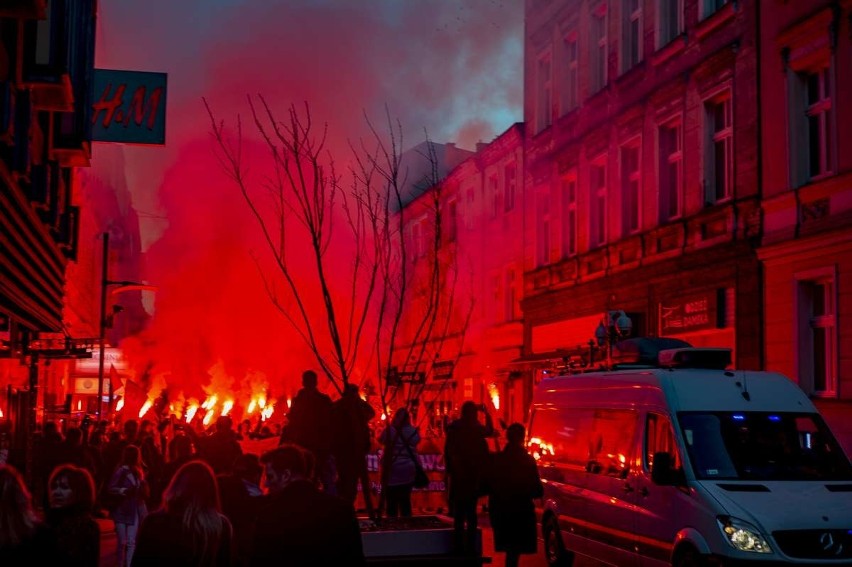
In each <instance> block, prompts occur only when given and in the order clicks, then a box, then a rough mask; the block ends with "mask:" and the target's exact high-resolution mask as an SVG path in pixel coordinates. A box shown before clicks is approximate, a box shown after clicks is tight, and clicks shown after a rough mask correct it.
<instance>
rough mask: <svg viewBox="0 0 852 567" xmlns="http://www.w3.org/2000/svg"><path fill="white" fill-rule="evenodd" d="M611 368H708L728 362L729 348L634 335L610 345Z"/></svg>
mask: <svg viewBox="0 0 852 567" xmlns="http://www.w3.org/2000/svg"><path fill="white" fill-rule="evenodd" d="M612 361H613V368H616V369H617V368H621V369H625V368H707V369H716V370H724V369H725V368H727V367H728V366H729V365H730V364H731V349H729V348H704V347H701V348H697V347H693V346H692V345H691V344H689V343H688V342H686V341H682V340H680V339H675V338H672V337H637V338H632V339H626V340H623V341H620V342H618V343H616V344H615V345H613V353H612Z"/></svg>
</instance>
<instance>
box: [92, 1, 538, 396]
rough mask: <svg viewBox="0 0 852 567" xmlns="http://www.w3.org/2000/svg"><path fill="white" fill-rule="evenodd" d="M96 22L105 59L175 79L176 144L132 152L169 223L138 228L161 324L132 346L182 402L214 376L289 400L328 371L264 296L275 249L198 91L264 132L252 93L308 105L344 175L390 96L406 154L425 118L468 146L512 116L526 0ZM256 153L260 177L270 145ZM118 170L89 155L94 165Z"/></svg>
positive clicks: (170, 13)
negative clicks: (231, 173)
mask: <svg viewBox="0 0 852 567" xmlns="http://www.w3.org/2000/svg"><path fill="white" fill-rule="evenodd" d="M98 27H99V38H98V63H97V66H98V67H100V68H113V69H130V70H141V71H160V72H167V73H168V74H169V83H168V102H167V105H168V106H167V127H166V131H167V144H166V146H165V147H152V148H126V158H127V163H128V169H127V175H128V184H129V186H130V189H131V191H132V193H133V194H134V202H135V204H136V206H137V207H138V208H139V209H141V210H142V211H145V212H151V213H155V214H156V215H159V216H163V217H165V221H164V222H158V221H154V223H153V224H149V225H148V226H146V227H143V231H147V233H146V234H144V235H143V242H150V241H152V240H153V244H151V246H150V248H149V249H148V251H147V257H146V263H147V270H146V279H147V281H148V282H150V283H152V284H154V285H156V286H158V291H157V294H156V310H155V313H154V317H153V320H152V324H151V327H150V329H149V331H148V332H147V333H146V335H145V336H144V337H140V338H136V339H132V340H130V341H126V344H125V345H123V347H124V348H125V350H126V351H127V356H128V357H129V358H131V364H133V365H134V366H135V367H136V369H137V371H138V372H141V371H142V370H143V369H146V368H147V372H148V375H149V376H150V377H151V378H152V380H153V381H154V382H153V383H152V387H153V388H155V389H156V388H158V387H159V386H160V385H165V386H166V387H167V388H168V389H169V393H170V396H172V397H173V398H179V396H180V394H181V393H182V395H183V396H184V397H185V398H189V397H195V398H198V399H199V400H200V401H203V399H204V397H205V396H206V394H207V393H210V392H208V391H207V390H210V389H211V388H210V384H211V381H215V382H216V384H214V386H213V388H212V389H214V390H217V391H218V390H227V389H230V390H231V393H233V394H234V395H235V396H237V397H238V398H239V397H240V396H242V397H243V398H244V399H247V397H248V396H249V395H250V394H251V393H257V391H258V390H259V389H261V388H264V387H268V388H269V389H270V392H271V395H272V396H273V397H275V398H278V399H279V400H282V403H283V399H284V398H286V397H287V396H288V395H289V394H292V393H293V392H294V391H295V390H296V389H297V387H298V385H299V383H298V377H299V375H300V374H301V371H302V370H304V369H305V368H308V367H313V368H316V367H317V364H316V363H315V362H314V360H313V358H312V356H311V355H310V353H309V351H308V349H307V347H306V346H305V344H304V343H303V342H302V339H301V338H299V337H298V336H296V335H295V334H294V333H293V332H292V330H291V328H290V326H289V324H288V323H287V321H286V320H285V319H284V318H283V317H282V315H281V314H280V313H278V312H277V311H276V310H275V309H274V308H273V306H272V305H271V303H270V300H269V297H268V295H267V293H266V291H265V289H264V286H263V282H262V279H261V277H260V275H259V270H258V264H260V265H261V266H263V267H265V269H267V270H268V269H269V261H270V256H269V250H268V249H267V248H266V246H265V244H264V243H263V242H262V240H261V238H260V232H259V230H258V226H257V223H256V221H255V220H254V219H253V218H252V216H251V213H250V211H249V209H248V207H247V206H246V204H245V202H244V201H243V198H242V196H241V195H240V194H239V192H238V190H237V188H236V187H235V186H234V184H233V182H232V181H231V180H229V179H228V178H227V177H226V176H225V175H224V173H223V171H222V169H221V167H220V165H219V164H218V162H217V161H216V159H215V157H214V144H213V142H212V140H211V138H210V124H209V119H208V117H207V114H206V111H205V109H204V106H203V103H202V100H201V98H202V97H205V98H206V99H207V100H208V101H209V102H210V104H211V106H212V108H213V111H214V112H215V114H216V116H217V117H218V118H220V119H223V120H225V121H227V122H229V123H231V124H233V122H234V118H235V116H236V115H237V114H241V115H242V118H243V127H244V130H245V132H246V133H247V134H250V135H253V136H254V135H255V132H254V128H253V127H252V125H251V124H250V114H249V113H248V106H247V104H246V96H247V95H254V94H262V95H263V96H264V97H265V98H267V100H269V101H270V103H271V105H272V106H273V108H274V109H276V110H277V111H278V115H279V118H284V116H285V113H286V110H287V107H288V106H289V105H290V104H291V103H293V104H296V105H301V104H302V103H303V102H304V101H307V102H308V103H309V104H310V105H311V110H312V114H313V117H314V120H315V122H316V123H328V125H329V149H330V150H331V151H332V152H333V154H334V155H335V156H336V159H337V162H338V166H339V167H340V168H341V169H342V167H343V165H344V163H345V162H346V161H348V159H349V156H350V152H349V149H348V140H356V139H357V138H358V137H360V136H364V135H365V134H366V129H365V122H364V113H365V112H366V113H367V114H368V115H369V117H370V118H371V119H372V120H373V121H374V123H376V124H377V126H378V127H379V129H380V130H384V129H385V115H384V107H385V105H388V107H389V111H390V114H391V116H392V117H393V118H394V119H399V121H400V122H401V124H402V125H403V127H404V129H405V132H406V138H405V140H404V141H403V145H404V147H411V146H413V145H415V144H417V143H419V142H421V141H422V140H423V139H424V129H426V130H428V134H429V136H430V137H431V138H432V139H433V140H435V141H439V142H442V141H455V142H457V143H458V144H459V145H460V146H462V147H473V145H474V144H475V143H476V142H477V141H480V140H481V141H489V140H490V139H491V138H493V137H494V136H495V135H497V134H499V133H500V132H501V131H502V130H504V129H505V128H508V127H509V126H510V124H511V122H513V121H515V120H518V119H519V114H520V107H521V93H522V79H521V76H522V68H521V32H522V27H523V3H522V2H519V1H517V0H516V1H514V2H512V1H510V0H506V1H505V2H500V1H496V0H495V1H486V0H466V1H455V2H450V1H442V0H433V1H417V2H408V1H405V2H400V1H396V0H386V1H371V2H352V1H351V0H337V1H333V0H329V1H325V2H315V1H308V0H304V1H301V2H299V1H292V0H287V1H283V0H282V1H280V2H272V1H256V2H239V1H235V0H230V1H225V0H221V1H219V2H213V1H211V0H203V1H202V0H198V1H188V0H182V1H181V2H174V0H149V1H146V2H103V3H101V5H100V14H99V24H98ZM501 120H502V122H501ZM245 151H246V154H247V156H248V158H247V159H248V160H249V161H250V163H251V165H252V168H253V169H252V172H253V173H254V174H256V175H257V174H260V173H261V172H262V171H263V163H264V160H265V154H264V151H265V150H264V149H263V148H261V147H259V146H257V145H249V146H248V147H247V148H246V150H245ZM107 165H108V164H101V163H99V160H98V151H97V148H96V149H95V152H94V159H93V170H94V173H97V171H98V168H99V167H106V166H107ZM143 218H144V215H143ZM340 260H341V265H340V271H341V273H345V272H346V270H347V269H348V261H349V258H347V257H345V256H343V255H342V257H341V258H340ZM267 273H271V272H267ZM211 369H215V370H213V371H212V372H211ZM211 374H212V375H215V378H214V377H211ZM321 387H324V388H325V389H326V390H327V391H328V390H330V388H329V387H328V385H327V384H323V383H321ZM205 388H207V390H205ZM154 393H156V392H154ZM219 393H222V392H219Z"/></svg>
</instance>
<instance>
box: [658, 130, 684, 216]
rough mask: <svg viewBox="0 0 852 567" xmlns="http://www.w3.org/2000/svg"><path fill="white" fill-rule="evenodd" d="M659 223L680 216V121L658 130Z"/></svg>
mask: <svg viewBox="0 0 852 567" xmlns="http://www.w3.org/2000/svg"><path fill="white" fill-rule="evenodd" d="M659 144H660V147H659V177H660V180H659V185H660V222H666V221H669V220H672V219H674V218H677V217H679V216H680V215H681V207H682V206H683V204H682V199H681V188H682V187H683V146H682V144H683V141H682V136H681V123H680V120H672V121H670V122H667V123H665V124H662V125H661V126H660V129H659Z"/></svg>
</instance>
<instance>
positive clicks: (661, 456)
mask: <svg viewBox="0 0 852 567" xmlns="http://www.w3.org/2000/svg"><path fill="white" fill-rule="evenodd" d="M673 465H674V459H673V458H672V454H671V453H666V452H660V453H654V461H653V463H652V464H651V481H652V482H653V483H654V484H656V485H658V486H679V485H681V484H683V483H684V482H685V479H684V477H683V471H682V470H680V469H675V468H674V466H673Z"/></svg>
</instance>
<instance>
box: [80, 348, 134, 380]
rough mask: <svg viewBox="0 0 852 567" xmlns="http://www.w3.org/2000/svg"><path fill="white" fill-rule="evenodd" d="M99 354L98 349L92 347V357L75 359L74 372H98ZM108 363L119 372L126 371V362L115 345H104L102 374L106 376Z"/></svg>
mask: <svg viewBox="0 0 852 567" xmlns="http://www.w3.org/2000/svg"><path fill="white" fill-rule="evenodd" d="M100 356H101V351H100V349H99V348H93V349H92V358H82V359H79V360H77V364H76V367H75V374H98V373H99V372H100ZM110 365H112V366H114V367H115V370H116V371H117V372H119V373H124V372H126V371H127V362H125V360H124V356H123V354H122V352H121V349H119V348H116V347H106V348H105V349H104V374H105V375H107V376H109V371H110ZM96 386H97V384H96Z"/></svg>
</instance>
